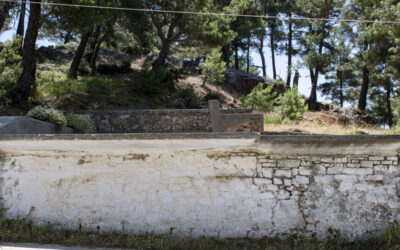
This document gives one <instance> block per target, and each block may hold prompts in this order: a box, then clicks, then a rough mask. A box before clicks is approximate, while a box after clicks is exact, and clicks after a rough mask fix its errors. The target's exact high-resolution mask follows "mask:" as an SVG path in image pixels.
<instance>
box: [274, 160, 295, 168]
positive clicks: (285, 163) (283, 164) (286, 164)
mask: <svg viewBox="0 0 400 250" xmlns="http://www.w3.org/2000/svg"><path fill="white" fill-rule="evenodd" d="M299 165H300V161H299V160H279V161H278V167H280V168H298V167H299Z"/></svg>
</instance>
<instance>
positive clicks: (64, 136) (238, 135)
mask: <svg viewBox="0 0 400 250" xmlns="http://www.w3.org/2000/svg"><path fill="white" fill-rule="evenodd" d="M260 137H261V135H260V134H259V133H202V132H197V133H142V134H138V133H133V134H38V135H34V134H27V135H1V134H0V141H14V140H160V139H161V140H162V139H165V140H168V139H253V138H254V139H259V138H260Z"/></svg>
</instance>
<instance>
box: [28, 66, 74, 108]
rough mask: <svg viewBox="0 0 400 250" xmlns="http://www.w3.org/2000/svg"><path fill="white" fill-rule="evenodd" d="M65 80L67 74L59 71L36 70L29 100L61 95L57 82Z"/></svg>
mask: <svg viewBox="0 0 400 250" xmlns="http://www.w3.org/2000/svg"><path fill="white" fill-rule="evenodd" d="M65 80H67V75H66V74H65V73H63V72H61V71H56V70H48V71H42V70H38V71H36V85H35V86H33V89H32V95H31V100H32V101H39V100H41V99H42V98H46V97H53V96H58V95H61V94H62V93H61V91H60V88H59V83H60V82H62V81H65Z"/></svg>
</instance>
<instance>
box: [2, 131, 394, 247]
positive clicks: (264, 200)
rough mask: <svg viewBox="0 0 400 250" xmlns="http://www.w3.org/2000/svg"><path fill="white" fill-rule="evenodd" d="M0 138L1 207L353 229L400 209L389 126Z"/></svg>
mask: <svg viewBox="0 0 400 250" xmlns="http://www.w3.org/2000/svg"><path fill="white" fill-rule="evenodd" d="M0 149H1V157H0V169H1V179H0V180H1V181H0V195H1V197H2V199H1V206H2V208H4V209H5V216H6V217H9V218H16V217H20V218H21V217H28V218H29V219H32V220H33V221H34V222H35V223H39V224H40V223H47V222H51V223H53V224H55V225H57V226H59V227H63V228H71V229H76V228H79V227H82V228H84V229H89V230H98V229H100V230H101V231H109V232H110V231H114V230H119V231H124V232H130V233H150V232H152V233H157V234H178V235H182V236H193V237H199V236H203V235H206V236H215V237H218V236H219V237H222V238H226V237H254V238H258V237H263V236H269V237H274V236H276V235H280V236H285V235H288V234H300V235H304V236H316V237H318V238H321V239H324V238H329V237H334V236H335V235H336V234H341V235H342V237H344V238H345V239H348V240H355V239H366V238H371V237H374V236H377V235H379V234H381V233H383V232H384V229H385V228H387V227H388V226H390V225H391V224H392V223H395V222H396V221H400V198H399V197H400V168H399V165H398V163H399V158H398V157H399V151H400V137H398V136H392V137H385V136H376V137H373V136H347V137H340V136H332V137H329V136H264V137H261V136H260V135H257V134H201V133H199V134H194V135H190V134H186V135H185V134H175V135H168V134H164V135H162V134H155V135H140V134H138V135H129V136H128V135H113V136H104V135H82V136H78V137H76V136H75V135H62V136H57V135H54V136H50V137H41V136H36V137H35V136H20V137H18V136H16V137H13V140H10V137H7V136H3V137H2V136H0ZM32 208H34V209H32Z"/></svg>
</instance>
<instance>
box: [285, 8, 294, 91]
mask: <svg viewBox="0 0 400 250" xmlns="http://www.w3.org/2000/svg"><path fill="white" fill-rule="evenodd" d="M291 17H292V13H289V37H288V40H289V41H288V72H287V79H286V87H287V88H290V81H291V80H292V50H293V44H292V40H293V26H292V25H293V24H292V22H291V21H290V18H291Z"/></svg>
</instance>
